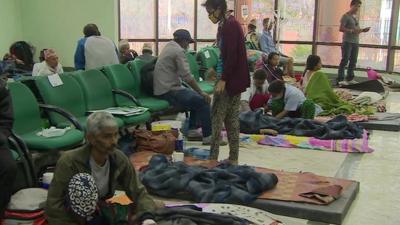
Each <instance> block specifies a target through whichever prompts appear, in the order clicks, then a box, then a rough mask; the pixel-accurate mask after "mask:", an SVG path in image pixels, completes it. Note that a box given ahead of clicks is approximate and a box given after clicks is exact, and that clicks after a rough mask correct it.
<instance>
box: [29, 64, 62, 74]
mask: <svg viewBox="0 0 400 225" xmlns="http://www.w3.org/2000/svg"><path fill="white" fill-rule="evenodd" d="M56 73H57V74H62V73H64V70H63V68H62V66H61V64H60V63H58V65H57V67H56V68H52V67H50V66H49V65H47V63H46V61H43V62H41V63H35V65H33V70H32V76H48V75H53V74H56Z"/></svg>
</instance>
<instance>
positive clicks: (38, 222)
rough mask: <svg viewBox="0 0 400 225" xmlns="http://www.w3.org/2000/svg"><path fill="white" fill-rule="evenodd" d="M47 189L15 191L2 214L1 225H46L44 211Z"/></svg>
mask: <svg viewBox="0 0 400 225" xmlns="http://www.w3.org/2000/svg"><path fill="white" fill-rule="evenodd" d="M46 200H47V190H45V189H41V188H28V189H23V190H20V191H18V192H17V193H15V194H14V195H13V196H12V197H11V200H10V203H9V204H8V207H7V210H6V211H5V214H4V221H3V225H48V223H47V221H46V217H45V213H44V206H45V204H46Z"/></svg>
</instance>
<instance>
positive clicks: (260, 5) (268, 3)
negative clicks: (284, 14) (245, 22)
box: [250, 0, 275, 32]
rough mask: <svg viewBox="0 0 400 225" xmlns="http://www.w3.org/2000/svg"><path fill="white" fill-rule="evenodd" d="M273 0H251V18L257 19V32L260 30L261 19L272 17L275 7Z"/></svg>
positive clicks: (261, 28) (261, 26) (261, 27)
mask: <svg viewBox="0 0 400 225" xmlns="http://www.w3.org/2000/svg"><path fill="white" fill-rule="evenodd" d="M274 5H275V0H253V5H252V7H251V12H250V13H251V19H255V20H256V21H257V29H258V32H262V30H263V25H262V21H263V19H264V18H266V17H268V18H273V16H274V9H275V6H274Z"/></svg>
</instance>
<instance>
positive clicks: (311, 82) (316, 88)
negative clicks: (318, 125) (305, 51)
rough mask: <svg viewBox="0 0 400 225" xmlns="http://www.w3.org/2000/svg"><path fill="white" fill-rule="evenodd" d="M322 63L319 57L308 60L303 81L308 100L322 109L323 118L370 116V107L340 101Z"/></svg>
mask: <svg viewBox="0 0 400 225" xmlns="http://www.w3.org/2000/svg"><path fill="white" fill-rule="evenodd" d="M321 68H322V61H321V58H320V57H319V56H317V55H310V56H308V58H307V63H306V69H305V72H304V75H303V80H302V90H303V92H304V94H305V96H307V99H310V100H312V101H313V102H314V103H315V104H318V105H319V106H321V107H322V109H323V112H322V113H321V114H320V115H321V116H328V115H339V114H345V115H350V114H353V113H358V114H367V115H368V114H370V113H371V112H370V109H369V108H368V107H356V106H354V105H353V104H351V103H350V102H347V101H344V100H342V99H340V97H339V96H338V95H337V94H336V93H335V91H334V89H333V88H332V86H331V81H330V80H329V79H328V77H327V75H326V74H325V73H324V72H322V71H321Z"/></svg>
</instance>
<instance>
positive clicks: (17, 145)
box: [8, 131, 38, 187]
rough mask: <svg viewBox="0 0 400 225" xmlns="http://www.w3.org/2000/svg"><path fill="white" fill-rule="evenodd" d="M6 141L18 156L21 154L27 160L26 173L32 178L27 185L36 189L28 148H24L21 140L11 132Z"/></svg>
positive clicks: (33, 169) (34, 174) (34, 173)
mask: <svg viewBox="0 0 400 225" xmlns="http://www.w3.org/2000/svg"><path fill="white" fill-rule="evenodd" d="M8 141H9V142H10V143H11V144H12V145H13V146H14V147H15V149H16V150H17V151H18V153H19V154H20V153H22V155H23V156H24V158H25V159H26V160H27V163H28V167H29V171H26V172H29V173H30V175H31V178H32V180H28V183H30V184H31V185H32V186H34V187H36V186H37V185H38V183H37V177H36V172H35V167H34V166H33V161H32V156H31V154H30V152H29V149H28V146H26V144H25V142H24V141H23V140H22V138H20V137H19V136H18V135H17V134H15V133H14V132H13V131H12V132H11V135H10V137H8Z"/></svg>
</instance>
